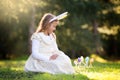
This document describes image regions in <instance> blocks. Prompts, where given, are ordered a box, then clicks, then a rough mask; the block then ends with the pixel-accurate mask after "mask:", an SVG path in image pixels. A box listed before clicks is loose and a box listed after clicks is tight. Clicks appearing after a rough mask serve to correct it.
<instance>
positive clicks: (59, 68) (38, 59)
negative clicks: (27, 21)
mask: <svg viewBox="0 0 120 80" xmlns="http://www.w3.org/2000/svg"><path fill="white" fill-rule="evenodd" d="M31 40H32V54H31V55H30V56H29V58H28V60H27V61H26V63H25V71H27V72H28V71H31V72H47V73H51V74H62V73H63V74H73V73H74V69H73V66H72V64H71V60H70V58H69V57H68V56H67V55H66V54H65V53H64V52H62V51H60V50H59V49H58V46H57V44H56V38H55V34H54V33H51V34H50V35H49V36H47V35H45V34H44V33H43V32H39V33H34V34H33V35H32V37H31ZM53 54H58V57H57V58H56V59H55V60H50V56H52V55H53Z"/></svg>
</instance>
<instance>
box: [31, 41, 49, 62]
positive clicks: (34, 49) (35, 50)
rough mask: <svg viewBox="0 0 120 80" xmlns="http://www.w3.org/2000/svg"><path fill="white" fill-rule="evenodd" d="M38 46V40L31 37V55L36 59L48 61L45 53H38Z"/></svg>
mask: <svg viewBox="0 0 120 80" xmlns="http://www.w3.org/2000/svg"><path fill="white" fill-rule="evenodd" d="M39 46H40V42H39V40H36V39H33V40H32V57H33V58H35V59H38V60H42V61H48V60H49V57H46V56H45V55H43V54H41V53H39V48H40V47H39Z"/></svg>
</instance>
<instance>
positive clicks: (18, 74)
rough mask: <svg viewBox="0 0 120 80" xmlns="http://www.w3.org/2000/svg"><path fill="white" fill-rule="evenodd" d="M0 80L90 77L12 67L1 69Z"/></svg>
mask: <svg viewBox="0 0 120 80" xmlns="http://www.w3.org/2000/svg"><path fill="white" fill-rule="evenodd" d="M0 80H89V78H88V77H87V76H85V75H82V74H76V75H75V74H73V75H66V74H56V75H52V74H48V73H35V72H24V71H15V70H11V69H10V68H1V69H0Z"/></svg>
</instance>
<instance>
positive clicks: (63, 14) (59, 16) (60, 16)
mask: <svg viewBox="0 0 120 80" xmlns="http://www.w3.org/2000/svg"><path fill="white" fill-rule="evenodd" d="M67 15H68V12H64V13H62V14H60V15H58V16H56V17H54V18H52V19H51V20H50V21H49V22H52V21H54V20H61V19H63V18H65V17H67Z"/></svg>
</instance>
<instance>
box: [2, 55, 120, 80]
mask: <svg viewBox="0 0 120 80" xmlns="http://www.w3.org/2000/svg"><path fill="white" fill-rule="evenodd" d="M24 64H25V60H4V61H0V80H120V62H110V61H106V60H104V59H102V58H100V57H95V61H94V63H93V66H91V67H84V66H74V69H75V71H76V73H75V74H73V75H65V74H57V75H52V74H48V73H33V72H29V73H26V72H24Z"/></svg>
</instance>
